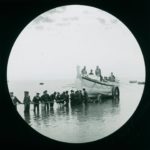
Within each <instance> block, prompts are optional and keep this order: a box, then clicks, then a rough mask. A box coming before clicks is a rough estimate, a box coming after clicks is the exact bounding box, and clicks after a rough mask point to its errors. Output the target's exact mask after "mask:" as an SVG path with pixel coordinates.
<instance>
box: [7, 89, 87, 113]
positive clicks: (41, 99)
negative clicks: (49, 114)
mask: <svg viewBox="0 0 150 150" xmlns="http://www.w3.org/2000/svg"><path fill="white" fill-rule="evenodd" d="M10 97H11V99H12V102H13V104H14V106H15V107H16V109H17V104H18V103H19V104H24V112H25V113H28V112H29V111H30V104H33V105H34V109H33V110H34V111H39V104H40V103H41V104H43V105H44V107H45V109H49V108H50V107H53V106H54V103H55V102H56V103H57V104H60V105H65V106H68V105H69V103H70V104H71V105H76V104H82V103H87V101H88V94H87V91H86V89H83V90H82V91H81V90H76V91H74V90H71V91H70V92H69V91H64V92H62V93H60V92H54V93H52V94H48V92H47V90H45V91H44V92H43V94H42V95H41V96H40V93H36V95H35V96H34V97H33V98H32V99H31V97H30V93H29V92H28V91H25V92H24V99H23V102H21V101H20V100H19V99H18V98H17V97H16V96H14V93H13V92H10Z"/></svg>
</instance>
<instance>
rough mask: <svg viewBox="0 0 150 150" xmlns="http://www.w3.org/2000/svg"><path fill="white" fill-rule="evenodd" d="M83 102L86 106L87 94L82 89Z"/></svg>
mask: <svg viewBox="0 0 150 150" xmlns="http://www.w3.org/2000/svg"><path fill="white" fill-rule="evenodd" d="M83 102H84V103H85V104H86V103H87V102H88V93H87V91H86V89H85V88H84V89H83Z"/></svg>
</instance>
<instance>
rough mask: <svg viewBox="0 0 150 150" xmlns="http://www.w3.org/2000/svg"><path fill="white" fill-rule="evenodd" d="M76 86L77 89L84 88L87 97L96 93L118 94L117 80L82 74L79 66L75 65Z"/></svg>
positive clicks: (98, 94) (105, 94)
mask: <svg viewBox="0 0 150 150" xmlns="http://www.w3.org/2000/svg"><path fill="white" fill-rule="evenodd" d="M75 84H76V87H77V88H78V89H83V88H85V89H86V91H87V93H88V95H89V97H93V96H95V95H97V97H99V96H100V95H104V96H112V97H116V96H119V92H120V91H119V81H104V80H103V81H100V79H99V78H98V77H96V76H95V77H90V76H83V75H81V73H80V68H79V67H77V78H76V83H75Z"/></svg>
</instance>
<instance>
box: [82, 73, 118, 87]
mask: <svg viewBox="0 0 150 150" xmlns="http://www.w3.org/2000/svg"><path fill="white" fill-rule="evenodd" d="M81 78H82V79H85V80H88V81H92V82H95V83H98V84H101V85H106V86H111V87H112V86H115V85H112V84H106V83H102V82H100V81H96V80H95V79H91V78H89V77H83V76H82V77H81Z"/></svg>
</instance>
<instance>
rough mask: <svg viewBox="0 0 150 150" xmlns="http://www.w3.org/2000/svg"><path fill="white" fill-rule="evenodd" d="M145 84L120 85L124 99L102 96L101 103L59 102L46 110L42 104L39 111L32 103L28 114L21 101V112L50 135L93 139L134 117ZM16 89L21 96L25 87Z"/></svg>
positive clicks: (65, 139) (71, 139)
mask: <svg viewBox="0 0 150 150" xmlns="http://www.w3.org/2000/svg"><path fill="white" fill-rule="evenodd" d="M59 84H60V83H59ZM49 85H50V84H49ZM51 85H52V84H51ZM62 85H63V84H62ZM28 86H29V84H28ZM32 86H34V85H33V84H32ZM32 86H31V87H32ZM55 86H56V87H57V85H55ZM143 87H144V86H143V85H137V84H123V85H121V86H120V99H116V100H113V99H102V101H101V102H100V103H88V104H87V105H85V104H82V105H78V106H74V107H71V106H70V105H69V107H66V106H59V105H57V104H56V103H55V104H54V108H51V109H49V110H45V109H44V107H43V105H42V104H41V105H40V111H39V113H37V112H36V113H34V111H33V105H31V108H30V113H29V114H24V112H23V108H24V107H23V105H18V112H19V113H20V115H21V116H22V118H23V119H25V121H26V122H27V123H28V124H29V125H30V126H31V127H33V128H34V129H35V130H36V131H38V132H39V133H41V134H43V135H45V136H47V137H49V138H52V139H55V140H58V141H63V142H69V143H83V142H90V141H95V140H98V139H101V138H103V137H105V136H108V135H110V134H111V133H113V132H114V131H116V130H117V129H118V128H120V127H121V126H122V125H123V124H124V123H125V122H126V121H127V120H128V119H129V118H130V116H131V115H132V114H133V113H134V111H135V109H136V108H137V106H138V104H139V102H140V99H141V96H142V92H143ZM40 88H41V87H40ZM53 88H54V86H53ZM23 89H25V88H22V92H23ZM37 89H38V88H37ZM37 89H36V90H37ZM13 90H16V92H18V97H19V93H20V92H21V89H20V91H17V89H13ZM42 90H43V89H42ZM32 92H33V91H32ZM22 94H23V93H22ZM16 96H17V94H16ZM21 96H22V95H20V97H21Z"/></svg>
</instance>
